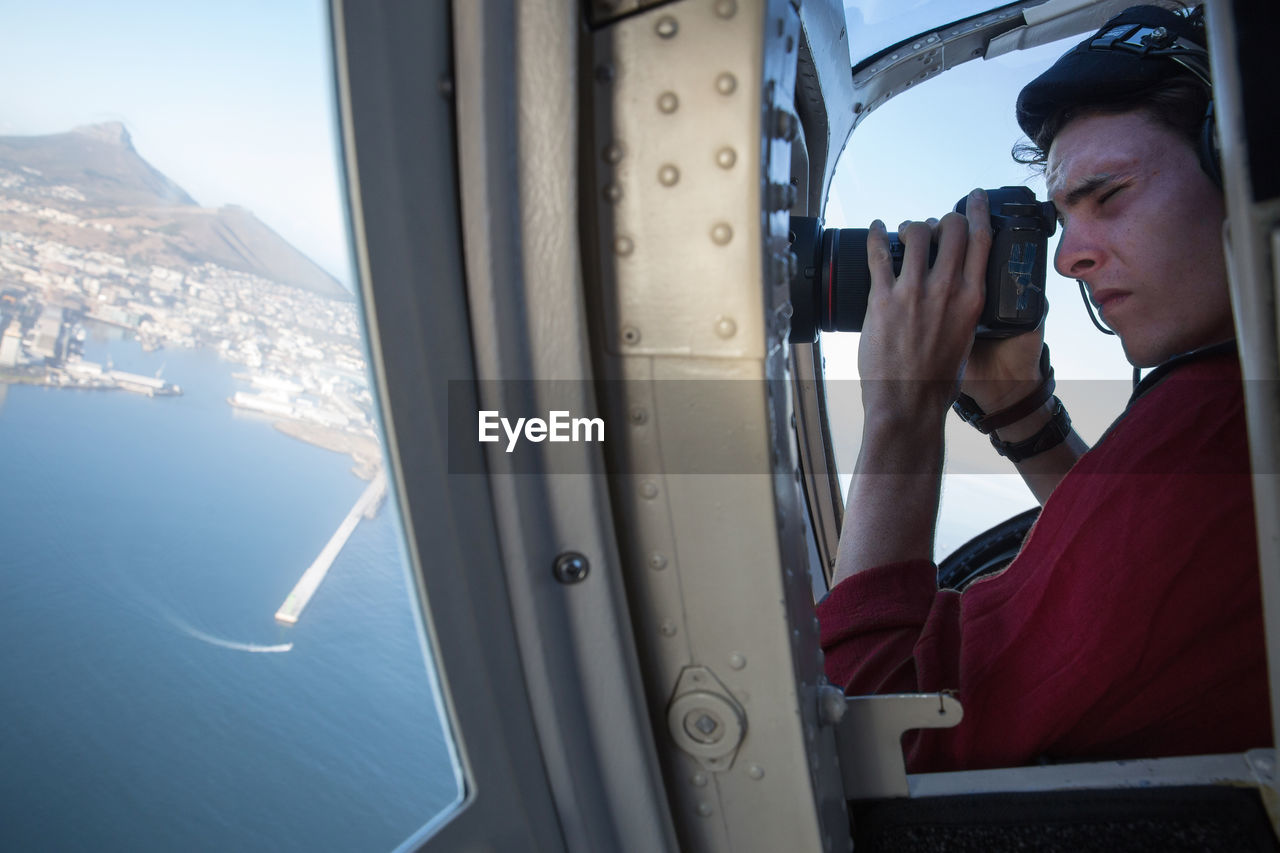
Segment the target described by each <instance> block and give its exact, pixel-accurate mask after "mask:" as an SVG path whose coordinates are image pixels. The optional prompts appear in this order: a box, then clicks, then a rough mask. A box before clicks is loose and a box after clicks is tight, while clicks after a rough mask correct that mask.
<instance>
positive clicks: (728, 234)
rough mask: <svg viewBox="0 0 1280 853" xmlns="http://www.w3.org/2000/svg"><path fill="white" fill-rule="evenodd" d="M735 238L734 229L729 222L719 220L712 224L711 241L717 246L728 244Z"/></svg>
mask: <svg viewBox="0 0 1280 853" xmlns="http://www.w3.org/2000/svg"><path fill="white" fill-rule="evenodd" d="M732 239H733V229H732V228H730V227H729V224H728V223H727V222H717V223H716V224H715V225H713V226H711V241H712V242H713V243H715V244H716V245H717V246H727V245H728V244H729V241H730V240H732Z"/></svg>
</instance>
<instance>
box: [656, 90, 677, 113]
mask: <svg viewBox="0 0 1280 853" xmlns="http://www.w3.org/2000/svg"><path fill="white" fill-rule="evenodd" d="M658 109H659V110H661V111H662V112H664V113H667V114H668V115H670V114H671V113H673V112H675V111H676V110H678V109H680V99H679V98H678V97H676V93H675V92H663V93H662V94H661V95H659V96H658Z"/></svg>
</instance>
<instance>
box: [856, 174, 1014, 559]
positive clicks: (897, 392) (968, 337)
mask: <svg viewBox="0 0 1280 853" xmlns="http://www.w3.org/2000/svg"><path fill="white" fill-rule="evenodd" d="M966 210H967V214H966V216H965V217H962V216H960V214H958V213H948V214H947V215H946V216H944V217H943V218H942V221H941V222H937V223H933V222H910V223H906V224H904V225H903V226H902V227H901V228H899V229H898V234H899V236H900V237H901V239H902V242H903V246H904V248H905V256H904V258H903V261H902V272H901V274H899V275H898V276H897V278H894V275H893V266H892V261H891V258H890V255H889V241H888V238H887V236H886V234H885V228H884V224H883V223H881V222H876V223H874V224H873V225H872V227H871V231H870V233H869V234H868V235H867V258H868V266H869V267H870V269H871V294H870V296H869V298H868V302H867V316H866V319H865V320H864V321H863V324H862V341H861V344H860V346H859V348H858V372H859V374H860V377H861V380H862V401H863V407H864V409H865V426H864V429H863V435H862V450H861V452H860V453H859V454H858V464H857V467H856V468H855V469H854V476H853V484H852V485H851V486H850V488H849V511H848V513H846V514H845V523H844V530H843V531H842V532H841V534H840V546H839V549H838V550H837V552H836V571H835V579H834V580H835V582H836V583H839V582H840V581H841V580H843V579H844V578H846V577H849V576H850V575H853V574H856V573H857V572H860V571H863V570H864V569H869V568H871V567H873V566H880V565H885V564H888V563H896V562H900V561H903V560H913V559H923V560H930V559H932V558H933V536H934V526H935V525H936V524H937V520H938V494H939V490H940V488H941V479H942V431H943V426H944V424H945V421H946V416H947V409H948V408H949V407H950V405H951V401H952V400H954V399H955V396H956V392H957V390H958V388H959V384H960V378H961V377H962V376H963V375H964V367H965V360H966V359H967V358H968V356H969V350H970V348H971V347H972V345H973V333H974V329H975V328H976V327H977V324H978V317H979V315H980V314H981V313H982V301H983V297H984V290H985V289H984V287H983V280H984V278H985V277H986V270H987V254H988V253H989V252H990V250H991V222H990V217H989V214H988V212H987V196H986V193H984V192H983V191H982V190H974V191H973V192H972V193H970V195H969V203H968V204H967V205H966ZM935 236H936V238H937V242H938V255H937V258H936V259H935V260H934V262H933V266H929V262H928V259H929V243H930V242H931V240H932V239H933V238H934V237H935Z"/></svg>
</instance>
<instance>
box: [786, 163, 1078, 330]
mask: <svg viewBox="0 0 1280 853" xmlns="http://www.w3.org/2000/svg"><path fill="white" fill-rule="evenodd" d="M987 199H988V200H989V203H990V207H991V231H992V241H991V254H990V255H989V256H988V258H987V277H986V300H985V302H984V304H983V307H982V314H981V316H980V317H979V318H978V328H977V336H978V337H980V338H1008V337H1012V336H1014V335H1020V334H1022V333H1024V332H1030V331H1032V330H1033V329H1035V328H1036V327H1037V326H1039V325H1040V323H1041V322H1042V321H1043V320H1044V315H1045V311H1046V310H1047V308H1048V303H1047V302H1046V301H1045V297H1044V284H1045V272H1046V269H1047V266H1048V262H1047V259H1048V254H1049V237H1051V236H1052V235H1053V233H1054V231H1056V230H1057V215H1056V211H1055V210H1054V207H1053V202H1049V201H1045V202H1041V201H1037V200H1036V197H1035V193H1033V192H1032V191H1031V189H1030V188H1029V187H1000V188H999V189H994V190H987ZM966 201H968V196H965V197H964V198H962V199H960V201H959V202H958V203H957V204H956V206H955V210H956V212H957V213H964V212H965V202H966ZM791 238H792V240H791V243H792V250H793V251H794V252H795V253H796V256H797V259H798V263H797V264H796V271H795V274H794V275H793V276H792V278H791V307H792V315H791V336H790V341H791V343H812V342H813V341H814V340H816V339H817V335H818V331H819V330H821V331H824V332H860V331H862V322H863V319H864V318H865V317H866V313H867V296H868V295H869V294H870V292H871V271H870V269H869V268H868V266H867V229H865V228H826V229H824V228H823V227H822V224H821V222H820V221H819V220H817V219H813V218H810V217H804V216H793V217H791ZM903 252H904V247H903V245H902V242H901V241H900V240H899V239H898V235H897V233H890V234H889V253H890V255H891V257H892V258H893V273H894V275H898V274H899V273H900V272H901V271H902V257H903ZM936 255H937V247H936V246H931V247H930V249H929V263H930V264H931V265H932V264H933V261H934V258H935V256H936Z"/></svg>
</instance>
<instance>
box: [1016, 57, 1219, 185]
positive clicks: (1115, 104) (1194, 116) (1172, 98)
mask: <svg viewBox="0 0 1280 853" xmlns="http://www.w3.org/2000/svg"><path fill="white" fill-rule="evenodd" d="M1208 105H1209V92H1208V90H1207V89H1205V86H1204V83H1202V82H1200V81H1199V80H1197V79H1196V78H1195V77H1194V76H1193V75H1191V74H1189V73H1188V74H1180V75H1177V76H1174V77H1170V78H1169V79H1168V80H1165V81H1163V82H1161V83H1159V84H1158V85H1156V86H1151V87H1148V88H1146V89H1142V90H1140V91H1137V92H1131V93H1128V94H1126V95H1124V96H1123V97H1119V98H1113V99H1109V100H1101V101H1098V102H1097V103H1091V104H1072V105H1071V106H1068V107H1064V108H1063V109H1060V110H1058V111H1057V112H1055V113H1053V114H1052V115H1050V116H1049V117H1048V118H1047V119H1045V121H1044V123H1043V124H1042V125H1041V126H1040V131H1039V133H1037V134H1036V136H1035V138H1034V139H1031V140H1030V141H1028V142H1019V143H1017V144H1015V145H1014V146H1013V152H1012V153H1013V159H1014V160H1016V161H1017V162H1019V163H1023V164H1026V165H1028V166H1031V167H1032V168H1033V169H1035V170H1036V171H1038V172H1043V171H1044V169H1045V166H1046V164H1047V162H1048V159H1049V147H1050V146H1051V145H1053V140H1054V138H1055V137H1056V136H1057V135H1058V134H1059V133H1060V132H1061V131H1062V129H1063V128H1064V127H1066V126H1067V125H1068V124H1070V123H1071V122H1072V121H1074V120H1075V119H1078V118H1084V117H1086V116H1094V115H1116V114H1119V113H1128V112H1138V113H1143V114H1144V115H1146V116H1147V117H1148V118H1150V119H1151V120H1152V121H1154V122H1155V123H1156V124H1158V125H1160V126H1161V127H1165V128H1168V129H1169V130H1172V131H1173V132H1174V133H1176V134H1178V135H1179V136H1181V137H1182V138H1183V139H1185V140H1186V141H1187V144H1188V145H1190V146H1191V148H1192V150H1193V151H1198V150H1199V148H1200V138H1201V133H1202V128H1203V126H1204V119H1205V110H1206V109H1207V108H1208Z"/></svg>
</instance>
